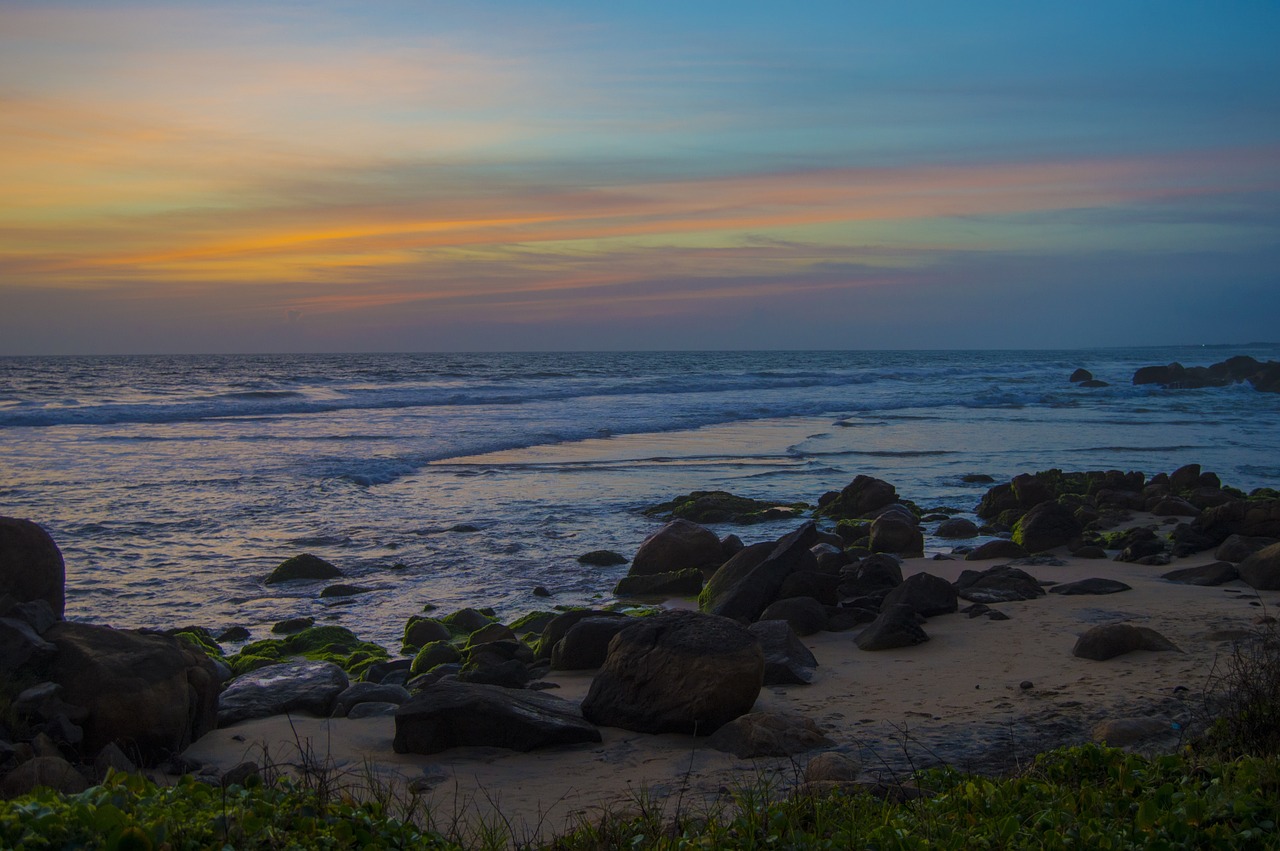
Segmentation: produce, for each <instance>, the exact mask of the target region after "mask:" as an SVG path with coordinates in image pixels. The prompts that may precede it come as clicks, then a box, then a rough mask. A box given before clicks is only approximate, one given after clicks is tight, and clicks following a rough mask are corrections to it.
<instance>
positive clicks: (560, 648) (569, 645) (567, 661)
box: [551, 617, 631, 671]
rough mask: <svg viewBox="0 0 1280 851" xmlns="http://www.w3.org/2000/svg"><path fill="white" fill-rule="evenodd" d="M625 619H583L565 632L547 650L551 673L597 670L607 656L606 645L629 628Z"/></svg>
mask: <svg viewBox="0 0 1280 851" xmlns="http://www.w3.org/2000/svg"><path fill="white" fill-rule="evenodd" d="M630 624H631V621H630V620H629V619H628V618H607V617H605V618H602V617H596V618H583V619H582V620H580V621H578V622H577V623H575V624H574V625H573V626H572V627H570V628H569V631H568V632H566V633H565V634H564V638H562V639H560V641H559V642H557V643H556V646H555V647H554V648H552V650H551V670H553V671H584V670H588V669H591V668H599V667H600V666H601V665H603V664H604V660H605V657H607V656H608V655H609V642H611V641H613V637H614V636H615V635H617V634H618V633H620V632H622V630H624V629H626V628H627V627H628V626H630Z"/></svg>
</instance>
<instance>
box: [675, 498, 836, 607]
mask: <svg viewBox="0 0 1280 851" xmlns="http://www.w3.org/2000/svg"><path fill="white" fill-rule="evenodd" d="M817 536H818V531H817V529H816V528H815V527H814V525H813V523H806V524H804V525H803V526H801V527H800V528H799V529H796V530H795V531H794V532H791V533H790V534H788V535H784V536H783V537H781V538H779V539H778V542H777V543H776V544H774V545H773V546H772V547H771V548H770V549H769V550H768V552H767V553H766V552H765V550H764V548H763V547H761V546H760V545H755V546H751V547H747V548H746V549H744V550H742V551H741V552H740V553H738V554H737V555H736V556H734V557H733V558H731V559H729V561H727V562H725V563H724V564H723V565H722V566H721V567H720V569H719V570H717V571H716V572H715V574H714V575H713V576H712V577H711V579H710V580H708V581H707V586H706V587H705V588H703V589H702V594H701V595H700V596H699V598H698V604H699V608H701V609H702V611H704V612H706V613H708V614H712V615H719V616H720V617H726V618H733V619H735V620H741V621H746V622H748V623H749V622H751V621H754V620H756V619H758V618H759V617H760V614H761V613H762V612H763V611H764V610H765V609H766V608H767V607H768V606H769V604H770V603H772V602H774V601H775V600H777V599H778V594H779V592H780V591H781V590H782V584H783V582H785V581H786V579H787V577H788V576H790V575H791V574H792V573H795V572H797V571H801V570H814V569H815V568H816V567H817V558H816V557H815V556H814V554H813V553H812V552H811V551H810V549H809V548H810V547H812V546H813V545H814V544H815V543H816V542H817Z"/></svg>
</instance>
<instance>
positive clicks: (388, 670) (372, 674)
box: [364, 659, 413, 686]
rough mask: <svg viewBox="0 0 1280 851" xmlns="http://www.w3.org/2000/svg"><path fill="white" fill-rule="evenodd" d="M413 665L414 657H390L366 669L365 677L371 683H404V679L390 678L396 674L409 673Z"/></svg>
mask: <svg viewBox="0 0 1280 851" xmlns="http://www.w3.org/2000/svg"><path fill="white" fill-rule="evenodd" d="M412 667H413V660H412V659H390V660H388V661H386V662H375V663H374V664H372V665H370V666H369V667H368V668H366V669H365V672H364V677H365V679H366V680H367V681H368V682H371V683H385V684H386V685H400V686H402V685H404V679H400V680H395V679H388V677H392V675H394V674H397V673H399V674H407V673H408V672H409V669H410V668H412Z"/></svg>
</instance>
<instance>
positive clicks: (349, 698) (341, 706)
mask: <svg viewBox="0 0 1280 851" xmlns="http://www.w3.org/2000/svg"><path fill="white" fill-rule="evenodd" d="M409 698H410V694H409V690H408V689H406V688H405V687H404V686H398V685H382V684H380V683H352V684H351V685H350V686H348V687H347V688H346V690H345V691H343V692H342V693H340V694H339V695H338V696H337V697H336V698H334V701H333V709H332V711H331V712H330V715H332V717H334V718H346V717H348V715H349V714H350V712H351V709H352V708H353V707H355V706H358V705H360V704H361V703H392V704H396V705H399V704H401V703H405V702H407V701H408V700H409Z"/></svg>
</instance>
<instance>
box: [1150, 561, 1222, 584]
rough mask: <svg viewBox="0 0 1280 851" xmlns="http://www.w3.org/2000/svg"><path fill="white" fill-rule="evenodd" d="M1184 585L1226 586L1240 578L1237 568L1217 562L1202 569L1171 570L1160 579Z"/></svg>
mask: <svg viewBox="0 0 1280 851" xmlns="http://www.w3.org/2000/svg"><path fill="white" fill-rule="evenodd" d="M1160 578H1161V579H1167V580H1169V581H1170V582H1178V583H1180V584H1182V585H1201V586H1207V587H1208V586H1215V585H1225V584H1227V583H1228V582H1232V581H1234V580H1236V579H1239V578H1240V571H1238V570H1236V566H1235V565H1234V564H1231V563H1230V562H1226V561H1215V562H1213V563H1212V564H1204V565H1201V566H1200V567H1184V568H1180V569H1178V570H1171V571H1169V572H1168V573H1166V574H1164V575H1163V576H1161V577H1160Z"/></svg>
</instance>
